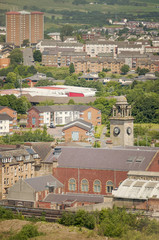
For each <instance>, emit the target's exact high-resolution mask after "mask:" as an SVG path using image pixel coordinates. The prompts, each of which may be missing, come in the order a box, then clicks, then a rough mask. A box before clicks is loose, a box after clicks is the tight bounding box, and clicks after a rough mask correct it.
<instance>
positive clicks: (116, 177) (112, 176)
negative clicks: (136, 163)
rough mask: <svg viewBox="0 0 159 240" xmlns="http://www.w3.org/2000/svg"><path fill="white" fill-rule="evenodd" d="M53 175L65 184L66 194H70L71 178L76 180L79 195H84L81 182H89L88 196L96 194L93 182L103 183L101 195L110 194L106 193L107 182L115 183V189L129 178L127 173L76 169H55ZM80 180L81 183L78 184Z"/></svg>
mask: <svg viewBox="0 0 159 240" xmlns="http://www.w3.org/2000/svg"><path fill="white" fill-rule="evenodd" d="M53 175H54V176H55V177H56V178H57V179H58V180H59V181H60V182H62V183H63V184H64V192H69V188H68V181H69V179H70V178H74V179H75V180H76V191H75V192H78V193H83V192H82V191H81V180H82V179H87V180H88V181H89V191H88V192H87V193H88V194H94V191H93V182H94V181H95V180H97V179H98V180H100V181H101V186H102V187H101V192H100V193H99V194H103V195H106V194H109V193H106V182H107V181H109V180H110V181H112V182H113V183H114V188H115V187H118V186H119V183H120V182H121V181H123V180H125V179H126V178H127V172H126V171H125V172H124V171H113V170H96V169H93V170H91V169H79V170H78V169H76V168H56V169H53ZM78 180H79V183H78ZM95 194H97V193H95Z"/></svg>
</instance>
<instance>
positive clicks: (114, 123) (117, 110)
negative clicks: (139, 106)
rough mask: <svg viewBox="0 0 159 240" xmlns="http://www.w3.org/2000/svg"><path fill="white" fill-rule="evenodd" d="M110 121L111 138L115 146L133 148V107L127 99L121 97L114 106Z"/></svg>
mask: <svg viewBox="0 0 159 240" xmlns="http://www.w3.org/2000/svg"><path fill="white" fill-rule="evenodd" d="M109 119H110V138H111V140H112V142H113V146H123V147H124V146H133V145H134V134H133V121H134V118H133V117H132V116H131V106H130V105H128V103H127V99H126V98H125V97H124V96H120V97H118V99H117V102H116V104H115V106H113V116H112V117H110V118H109Z"/></svg>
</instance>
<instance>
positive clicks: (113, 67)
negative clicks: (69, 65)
mask: <svg viewBox="0 0 159 240" xmlns="http://www.w3.org/2000/svg"><path fill="white" fill-rule="evenodd" d="M124 64H125V61H124V59H113V58H85V59H76V60H75V62H74V66H75V72H76V73H80V72H83V73H86V72H88V71H89V72H94V73H99V72H102V69H103V68H107V69H110V71H111V72H112V73H120V72H121V71H120V69H121V67H122V66H123V65H124Z"/></svg>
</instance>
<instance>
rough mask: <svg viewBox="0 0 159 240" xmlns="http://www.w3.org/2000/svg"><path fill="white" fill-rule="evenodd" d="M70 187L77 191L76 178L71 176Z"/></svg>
mask: <svg viewBox="0 0 159 240" xmlns="http://www.w3.org/2000/svg"><path fill="white" fill-rule="evenodd" d="M68 188H69V190H70V191H75V190H76V180H75V179H74V178H71V179H70V180H69V184H68Z"/></svg>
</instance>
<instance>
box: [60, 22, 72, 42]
mask: <svg viewBox="0 0 159 240" xmlns="http://www.w3.org/2000/svg"><path fill="white" fill-rule="evenodd" d="M72 35H73V27H72V26H71V25H68V24H66V25H64V26H63V27H62V28H61V31H60V37H61V40H62V41H63V39H64V36H72Z"/></svg>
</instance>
